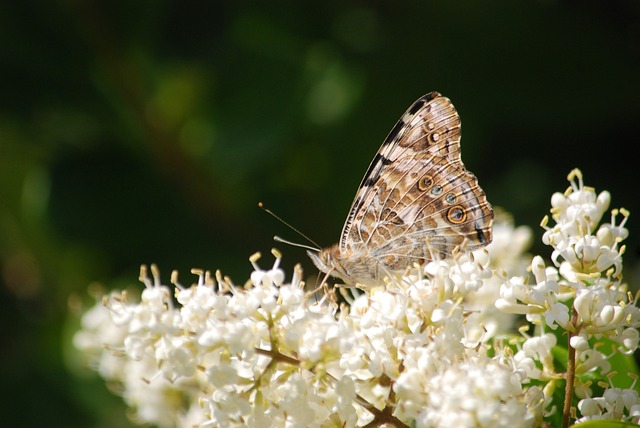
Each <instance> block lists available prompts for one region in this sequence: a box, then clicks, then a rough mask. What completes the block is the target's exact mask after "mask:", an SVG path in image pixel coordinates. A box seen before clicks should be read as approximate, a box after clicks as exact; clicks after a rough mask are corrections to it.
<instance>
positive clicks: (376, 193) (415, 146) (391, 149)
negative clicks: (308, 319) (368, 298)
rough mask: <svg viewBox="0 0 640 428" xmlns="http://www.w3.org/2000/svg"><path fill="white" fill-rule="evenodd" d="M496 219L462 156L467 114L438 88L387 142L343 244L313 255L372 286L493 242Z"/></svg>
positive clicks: (332, 270) (344, 276)
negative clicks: (462, 122) (463, 117)
mask: <svg viewBox="0 0 640 428" xmlns="http://www.w3.org/2000/svg"><path fill="white" fill-rule="evenodd" d="M492 222H493V209H492V208H491V205H490V204H489V202H488V201H487V198H486V196H485V193H484V191H483V190H482V189H481V188H480V186H479V185H478V180H477V179H476V177H475V176H474V175H473V174H472V173H471V172H469V171H467V170H466V169H465V167H464V165H463V163H462V160H461V159H460V117H459V116H458V113H457V111H456V109H455V108H454V106H453V104H452V103H451V101H450V100H449V99H448V98H445V97H443V96H442V95H440V94H439V93H437V92H430V93H428V94H426V95H424V96H422V97H420V98H419V99H418V100H416V101H415V102H414V103H413V104H412V105H411V107H409V109H408V110H407V111H406V112H405V113H404V115H403V116H402V117H401V118H400V120H399V121H398V122H397V123H396V125H395V126H394V127H393V129H392V130H391V132H390V133H389V135H388V136H387V138H386V139H385V140H384V143H382V146H381V147H380V149H379V150H378V153H376V155H375V157H374V158H373V161H372V162H371V164H370V165H369V169H368V170H367V172H366V174H365V176H364V178H363V179H362V182H361V183H360V187H359V188H358V192H357V194H356V196H355V199H354V201H353V203H352V205H351V209H350V210H349V215H348V217H347V220H346V221H345V224H344V227H343V228H342V233H341V235H340V241H339V242H338V243H337V244H335V245H333V246H331V247H328V248H324V249H322V250H319V251H308V252H307V253H308V255H309V257H311V260H312V261H313V263H314V264H315V265H316V267H317V268H318V269H319V270H320V271H322V272H324V273H327V274H329V275H331V276H334V277H336V278H339V279H341V280H342V281H344V284H346V285H349V286H359V287H365V288H366V287H371V286H376V285H383V284H385V278H387V280H389V279H391V278H393V277H394V275H398V274H400V275H401V274H402V273H406V272H407V270H408V269H409V268H412V267H413V266H415V264H416V263H418V264H423V263H425V262H426V261H429V260H432V259H434V258H436V257H438V258H445V257H448V256H451V255H452V254H453V252H454V250H455V249H456V248H458V249H462V250H464V251H471V250H476V249H479V248H482V247H484V246H486V245H487V244H489V243H490V242H491V239H492V232H491V225H492Z"/></svg>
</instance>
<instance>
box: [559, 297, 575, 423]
mask: <svg viewBox="0 0 640 428" xmlns="http://www.w3.org/2000/svg"><path fill="white" fill-rule="evenodd" d="M577 321H578V312H577V311H576V309H575V308H573V314H572V315H571V323H570V326H571V327H572V328H569V329H568V330H567V332H568V339H567V351H568V352H569V355H568V358H567V372H566V373H565V375H564V378H565V390H564V406H563V408H562V428H569V424H570V423H571V405H572V404H573V385H574V381H575V378H576V350H575V349H574V348H573V347H572V346H571V338H572V337H573V336H574V335H575V330H576V329H575V326H576V324H577Z"/></svg>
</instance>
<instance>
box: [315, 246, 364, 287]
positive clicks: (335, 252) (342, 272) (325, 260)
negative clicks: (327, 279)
mask: <svg viewBox="0 0 640 428" xmlns="http://www.w3.org/2000/svg"><path fill="white" fill-rule="evenodd" d="M307 254H308V255H309V257H310V258H311V261H312V262H313V264H314V265H316V267H317V268H318V269H319V270H320V271H321V272H324V273H326V274H328V275H331V276H334V277H336V278H340V279H341V280H343V281H344V283H345V284H351V283H353V279H352V278H351V275H350V274H349V272H348V271H347V269H345V267H344V266H343V265H342V263H341V262H340V260H341V256H340V249H339V247H338V244H335V245H333V246H331V247H328V248H324V249H322V250H320V251H307Z"/></svg>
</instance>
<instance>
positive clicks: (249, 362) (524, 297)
mask: <svg viewBox="0 0 640 428" xmlns="http://www.w3.org/2000/svg"><path fill="white" fill-rule="evenodd" d="M572 177H573V178H575V177H578V181H577V183H576V182H572V185H573V187H572V188H571V189H570V191H568V192H567V193H565V195H554V196H553V198H552V205H553V209H552V213H553V218H554V219H555V220H556V226H554V227H553V228H549V227H546V224H545V227H546V233H545V237H544V240H545V243H548V244H549V245H551V246H552V247H553V257H552V261H553V263H554V266H547V265H546V264H545V262H544V261H543V259H542V258H541V257H539V256H536V257H533V258H531V257H530V256H528V255H527V254H526V253H525V251H526V249H527V246H528V243H529V242H530V238H531V232H530V230H528V229H527V228H523V227H519V228H515V227H514V226H513V225H512V223H511V222H510V221H509V220H508V217H507V216H498V217H497V221H496V225H495V227H494V236H495V238H494V242H493V243H492V244H491V245H490V246H489V247H488V248H487V249H485V250H480V251H476V252H474V253H462V252H461V253H458V254H456V255H455V256H454V257H452V258H450V259H446V260H434V261H432V262H430V263H427V264H426V265H425V266H423V267H422V268H420V269H416V272H411V273H409V274H408V275H407V276H405V277H403V278H401V279H394V280H391V281H389V282H388V283H387V285H386V287H381V288H368V289H365V290H364V292H362V291H359V290H350V289H345V288H337V289H333V290H325V294H323V295H322V297H320V298H317V297H311V296H317V293H316V294H314V293H313V292H310V291H307V290H305V284H304V281H303V278H302V272H301V269H300V268H296V269H295V270H294V273H293V276H292V278H291V279H290V280H289V281H288V282H287V281H286V278H285V274H284V272H283V271H282V270H281V269H280V267H279V265H280V259H281V256H280V254H279V253H278V252H277V251H275V250H274V251H273V254H274V256H275V262H274V264H273V266H272V267H271V268H269V269H262V268H261V267H260V266H259V265H258V261H259V257H260V256H259V255H258V254H256V255H254V256H252V258H251V259H250V261H251V263H252V265H253V268H254V271H253V273H252V274H251V276H250V280H249V281H248V282H247V284H245V285H242V286H239V285H235V284H233V283H232V282H231V280H230V279H229V278H225V277H223V276H222V275H221V274H220V273H219V272H217V273H216V275H214V276H211V275H210V274H209V273H208V272H203V271H194V273H195V274H196V275H197V278H198V281H197V283H195V284H193V285H191V286H189V287H185V286H183V285H181V284H180V283H179V281H178V278H177V274H173V275H172V280H171V282H172V284H173V287H169V286H166V285H163V284H162V282H161V281H160V275H159V273H158V271H157V269H156V268H155V267H154V266H152V269H151V271H152V275H151V277H149V275H148V273H147V270H146V268H143V270H142V272H141V280H142V282H143V283H144V284H145V289H144V290H143V292H142V294H141V296H140V299H139V301H134V300H133V299H130V298H129V297H128V296H127V295H126V293H124V292H121V293H118V292H115V293H112V294H111V295H109V296H107V297H105V299H104V302H100V303H99V304H97V305H96V306H95V307H94V308H93V309H91V310H90V311H88V312H87V313H86V314H85V315H84V317H83V320H82V322H83V326H82V330H80V331H79V332H78V333H77V334H76V336H75V344H76V346H77V347H78V348H79V349H81V350H82V351H83V352H84V353H85V354H86V355H88V356H89V358H90V361H91V362H92V364H93V365H94V367H95V369H96V370H97V371H98V372H99V373H100V374H101V376H103V377H104V378H105V379H107V380H108V381H109V382H110V383H117V384H119V385H120V388H121V390H120V391H121V394H122V396H123V398H124V400H125V401H126V402H127V404H128V405H129V406H130V407H131V409H132V410H133V413H134V415H135V418H136V420H137V421H138V422H140V423H151V424H154V425H157V426H163V427H164V426H181V427H192V426H216V427H218V426H219V427H233V426H256V427H263V426H269V427H271V426H274V427H275V426H305V427H306V426H311V427H324V426H341V427H356V426H396V427H403V426H405V427H409V426H415V427H450V426H461V427H467V426H468V427H471V426H473V427H512V426H523V427H534V426H542V425H544V424H545V423H548V421H549V418H550V417H552V416H551V415H553V413H554V410H557V407H559V406H558V405H557V403H555V402H554V401H553V397H554V394H553V392H554V389H556V388H557V387H558V386H559V383H560V382H563V381H564V379H565V378H566V379H568V378H569V377H568V376H566V374H563V373H558V372H557V371H556V367H558V365H557V364H555V360H554V353H553V352H552V351H553V350H554V349H555V348H558V347H559V346H560V345H559V343H558V338H559V337H561V336H557V335H554V334H553V333H556V332H557V331H558V330H560V329H562V330H563V331H566V332H569V336H570V339H571V342H570V343H571V348H572V349H574V350H575V352H576V354H577V355H575V361H576V363H575V367H574V372H575V373H574V374H573V376H574V377H575V379H576V381H575V385H576V386H575V394H576V396H577V397H579V398H581V401H580V403H579V404H578V409H577V410H578V411H579V413H580V416H579V420H590V419H597V418H608V419H617V420H637V417H638V414H640V400H639V399H638V394H637V393H634V390H633V389H632V386H629V387H628V388H626V389H624V388H620V387H617V386H616V385H614V384H613V382H614V379H613V378H612V377H610V378H609V379H608V380H609V382H610V384H609V385H606V387H603V386H602V385H600V384H602V382H600V383H599V384H598V385H599V386H598V388H599V389H598V391H600V392H602V394H601V395H596V394H595V388H593V387H592V386H591V384H590V383H589V382H588V381H587V380H586V379H594V377H593V376H591V377H588V378H587V377H585V378H584V379H585V380H584V381H583V380H582V378H581V377H580V376H581V375H582V374H593V373H595V374H597V375H606V374H607V373H608V372H609V371H610V370H611V367H610V363H609V361H610V358H609V357H610V356H611V355H613V354H614V353H617V355H618V356H624V355H623V354H628V353H630V352H633V351H634V350H635V349H636V347H637V345H638V331H637V327H638V324H639V322H640V313H639V312H638V310H637V308H636V306H635V305H634V304H633V303H634V302H633V301H632V298H631V296H629V295H628V293H627V292H626V291H625V289H624V285H623V283H622V282H621V280H622V274H621V272H622V254H623V253H624V247H623V246H620V241H621V240H622V239H624V237H626V234H627V231H626V229H625V228H624V224H625V222H626V217H627V213H626V212H625V211H623V210H619V211H614V214H613V215H612V219H611V223H609V224H605V225H602V226H599V227H598V224H599V221H600V218H601V217H602V215H603V214H604V212H605V210H606V209H607V208H608V203H609V196H608V194H607V193H603V194H600V195H599V196H598V197H595V193H594V192H593V190H592V189H589V188H587V187H584V186H583V184H582V180H581V177H580V176H579V173H574V175H573V176H572ZM603 195H604V196H603ZM620 214H622V215H623V217H624V218H623V219H622V221H620V222H618V223H616V221H617V217H618V215H620ZM527 267H529V269H530V272H531V274H529V273H528V272H527ZM528 278H532V281H529V280H528ZM530 282H531V283H530ZM336 291H339V292H340V294H339V295H337V294H336ZM340 301H341V302H342V303H338V302H340ZM518 314H519V315H525V316H526V318H527V320H529V321H530V322H531V323H532V324H533V325H534V326H535V327H536V332H535V334H534V335H529V334H528V333H527V332H526V331H524V330H522V333H521V335H520V336H516V335H509V333H512V332H513V328H514V327H513V326H514V321H515V319H516V316H517V315H518ZM545 328H548V329H549V330H550V331H545ZM603 340H606V341H607V344H609V346H603V345H602V341H603ZM614 345H615V346H614ZM565 346H566V345H565ZM606 352H609V354H610V355H608V354H606ZM602 379H607V378H606V377H604V378H602ZM634 394H635V395H634ZM554 406H555V407H554ZM560 407H561V406H560ZM574 412H575V409H574ZM556 413H557V411H556ZM574 414H575V413H574ZM634 418H635V419H634Z"/></svg>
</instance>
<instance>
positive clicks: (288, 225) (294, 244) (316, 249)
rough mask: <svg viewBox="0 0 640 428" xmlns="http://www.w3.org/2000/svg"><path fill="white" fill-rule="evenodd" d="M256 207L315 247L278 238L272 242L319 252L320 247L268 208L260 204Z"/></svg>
mask: <svg viewBox="0 0 640 428" xmlns="http://www.w3.org/2000/svg"><path fill="white" fill-rule="evenodd" d="M258 207H260V209H262V210H263V211H264V212H266V213H267V214H270V215H272V216H273V217H274V218H275V219H276V220H278V221H280V222H281V223H282V224H284V225H286V226H287V227H289V229H291V230H293V231H294V232H296V233H297V234H298V235H300V236H302V237H303V238H304V239H306V240H307V241H309V242H311V243H312V244H313V245H315V247H311V246H309V245H304V244H298V243H296V242H291V241H287V240H285V239H282V238H280V237H279V236H274V237H273V240H274V241H276V242H282V243H283V244H289V245H293V246H294V247H300V248H306V249H307V250H312V251H320V245H318V244H316V243H315V242H314V240H313V239H311V238H309V237H308V236H307V235H305V234H304V233H302V232H300V230H298V229H297V228H295V227H293V226H291V224H289V223H287V222H286V221H284V220H283V219H282V218H281V217H280V216H279V215H277V214H276V213H274V212H273V211H271V210H270V209H269V208H267V207H265V206H264V204H263V203H262V202H258Z"/></svg>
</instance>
